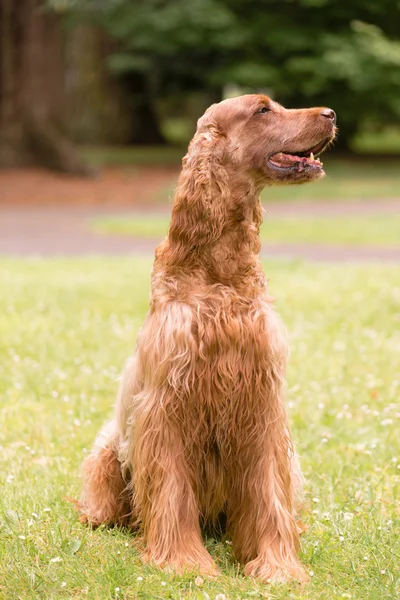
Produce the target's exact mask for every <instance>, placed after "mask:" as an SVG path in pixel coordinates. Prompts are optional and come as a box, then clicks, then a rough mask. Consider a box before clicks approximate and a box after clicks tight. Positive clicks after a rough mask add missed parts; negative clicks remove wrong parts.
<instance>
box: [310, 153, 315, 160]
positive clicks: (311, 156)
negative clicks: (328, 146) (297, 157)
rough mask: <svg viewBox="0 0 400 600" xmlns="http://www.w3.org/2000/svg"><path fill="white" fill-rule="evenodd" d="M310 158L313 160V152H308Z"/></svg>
mask: <svg viewBox="0 0 400 600" xmlns="http://www.w3.org/2000/svg"><path fill="white" fill-rule="evenodd" d="M310 160H314V154H313V153H312V152H310Z"/></svg>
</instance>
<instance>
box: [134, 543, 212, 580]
mask: <svg viewBox="0 0 400 600" xmlns="http://www.w3.org/2000/svg"><path fill="white" fill-rule="evenodd" d="M142 560H143V561H144V562H148V563H151V564H153V565H154V564H156V565H158V566H159V567H161V568H162V569H164V570H165V571H170V572H175V573H177V574H178V575H183V574H184V573H188V572H196V573H199V574H200V575H203V576H204V577H211V578H215V577H217V576H218V575H220V574H221V573H220V570H219V569H218V567H217V565H216V564H215V562H214V561H213V559H212V558H211V556H210V555H209V554H208V553H205V554H204V556H201V557H199V556H196V557H189V556H175V557H169V558H168V559H166V560H165V559H160V558H158V557H157V556H155V555H154V554H152V553H151V552H149V551H148V550H147V552H145V553H144V554H143V555H142Z"/></svg>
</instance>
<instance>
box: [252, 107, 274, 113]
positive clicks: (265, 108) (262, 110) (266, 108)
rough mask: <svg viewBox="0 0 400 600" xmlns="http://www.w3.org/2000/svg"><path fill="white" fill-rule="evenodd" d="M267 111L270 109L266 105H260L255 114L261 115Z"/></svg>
mask: <svg viewBox="0 0 400 600" xmlns="http://www.w3.org/2000/svg"><path fill="white" fill-rule="evenodd" d="M267 112H271V109H270V108H268V107H267V106H262V107H261V108H260V109H259V110H258V111H257V113H256V114H257V115H262V114H263V113H267Z"/></svg>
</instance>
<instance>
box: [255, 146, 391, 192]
mask: <svg viewBox="0 0 400 600" xmlns="http://www.w3.org/2000/svg"><path fill="white" fill-rule="evenodd" d="M323 162H324V169H325V172H326V176H325V177H324V178H323V179H320V180H319V181H316V182H315V183H312V184H308V185H291V186H281V187H271V188H265V189H264V191H263V192H262V194H261V199H262V201H263V202H271V201H296V200H338V201H340V200H373V199H375V200H376V199H380V198H398V197H399V196H400V160H399V159H398V158H397V159H394V158H392V159H386V160H383V159H379V160H378V159H374V160H372V159H370V158H364V159H362V158H361V157H351V158H350V157H349V158H347V159H344V158H339V157H335V156H330V155H329V152H328V153H327V154H326V155H324V157H323Z"/></svg>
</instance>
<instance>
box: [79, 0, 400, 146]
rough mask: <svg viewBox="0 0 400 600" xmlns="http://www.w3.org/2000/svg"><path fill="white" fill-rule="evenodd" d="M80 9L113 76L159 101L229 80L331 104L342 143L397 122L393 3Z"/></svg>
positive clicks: (398, 54)
mask: <svg viewBox="0 0 400 600" xmlns="http://www.w3.org/2000/svg"><path fill="white" fill-rule="evenodd" d="M75 4H77V5H79V6H81V7H83V8H84V9H86V14H90V18H94V19H95V20H96V21H97V22H98V23H99V24H100V25H101V26H102V27H103V28H105V29H106V30H107V32H108V33H109V35H110V37H111V38H112V39H113V40H115V41H116V43H117V50H116V53H115V55H114V56H112V57H111V58H110V60H109V66H110V68H111V69H112V70H113V71H114V72H115V73H124V72H126V71H127V70H140V71H144V72H146V73H147V74H148V76H149V78H151V80H152V82H153V86H154V88H155V91H156V93H157V94H158V95H159V96H163V95H168V94H169V93H171V92H176V91H179V90H180V91H182V90H188V89H197V90H204V89H215V90H220V89H221V88H222V86H223V85H224V84H227V83H235V84H240V85H241V86H244V87H245V88H251V89H255V88H264V89H268V90H272V91H273V93H274V96H275V97H276V98H277V99H279V100H281V101H283V102H284V103H288V104H290V105H309V104H317V103H318V104H321V105H328V106H331V105H332V106H333V107H334V108H335V109H336V111H337V112H338V114H339V122H340V126H341V130H342V138H343V139H344V140H345V141H347V138H348V137H349V136H351V135H352V134H354V133H355V132H356V131H357V129H358V128H359V126H360V125H364V124H365V123H370V122H371V121H372V122H377V123H382V122H391V121H393V120H395V119H396V118H398V117H399V116H400V103H399V102H398V97H399V93H400V41H399V31H398V29H397V28H396V27H395V22H394V21H395V16H396V12H397V10H398V7H397V5H396V1H395V0H380V1H379V2H377V1H376V0H353V1H352V2H349V1H348V0H190V2H188V1H187V0H168V1H166V0H146V2H142V1H139V0H133V1H132V0H118V1H116V0H103V2H101V10H93V5H92V3H91V2H90V0H86V1H85V0H81V1H80V2H76V3H75Z"/></svg>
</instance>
